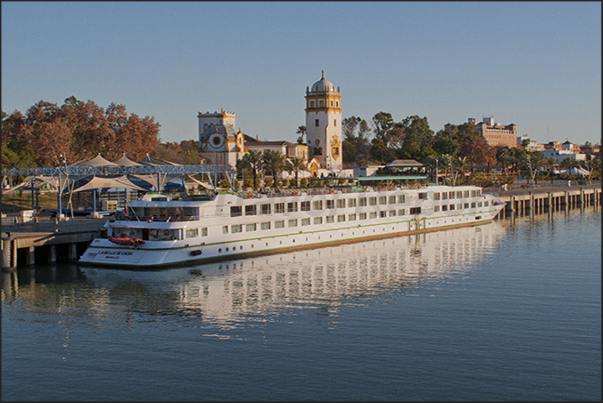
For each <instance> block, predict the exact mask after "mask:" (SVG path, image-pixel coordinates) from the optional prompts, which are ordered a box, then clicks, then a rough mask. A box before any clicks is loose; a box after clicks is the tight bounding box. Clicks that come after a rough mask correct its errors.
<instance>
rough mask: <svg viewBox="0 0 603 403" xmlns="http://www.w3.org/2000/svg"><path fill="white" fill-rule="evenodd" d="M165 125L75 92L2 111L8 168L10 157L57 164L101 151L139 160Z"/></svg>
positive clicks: (22, 163)
mask: <svg viewBox="0 0 603 403" xmlns="http://www.w3.org/2000/svg"><path fill="white" fill-rule="evenodd" d="M159 128H160V124H159V123H156V122H155V121H154V118H153V117H149V116H146V117H144V118H141V117H139V116H138V115H136V114H131V115H128V114H127V112H126V107H125V106H124V105H118V104H115V103H111V104H110V105H109V106H108V107H107V109H106V110H105V109H103V108H102V107H99V106H98V105H96V104H95V103H94V102H93V101H90V100H88V101H87V102H83V101H80V100H78V99H76V98H75V97H73V96H72V97H69V98H67V99H65V102H64V104H63V105H61V106H58V105H57V104H54V103H50V102H46V101H39V102H38V103H36V104H35V105H33V106H31V107H30V108H29V109H28V110H27V112H26V113H25V115H23V114H22V113H21V112H19V111H15V112H13V113H12V114H10V115H8V114H7V113H5V112H4V111H3V112H2V157H3V166H8V165H7V164H5V163H4V159H5V156H11V157H13V160H12V163H13V164H15V165H13V166H31V165H25V164H31V163H32V162H33V165H34V166H56V165H60V164H62V163H63V159H65V160H66V161H67V163H74V162H78V161H82V160H87V159H90V158H94V157H95V156H96V155H98V154H101V155H102V156H103V157H104V158H106V159H108V160H109V161H115V160H117V159H119V158H120V157H121V156H122V155H123V154H124V153H125V154H126V155H127V156H128V158H130V159H132V160H135V161H136V160H140V159H142V158H143V157H144V156H145V155H146V154H147V153H150V152H151V151H152V150H154V149H155V147H156V146H157V145H158V144H159V142H160V139H159ZM18 155H21V158H20V159H19V158H17V161H15V158H16V157H15V156H18ZM28 158H29V159H28Z"/></svg>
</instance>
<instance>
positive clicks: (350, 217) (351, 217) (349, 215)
mask: <svg viewBox="0 0 603 403" xmlns="http://www.w3.org/2000/svg"><path fill="white" fill-rule="evenodd" d="M354 200H356V199H354ZM348 221H356V214H348Z"/></svg>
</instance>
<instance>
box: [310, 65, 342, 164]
mask: <svg viewBox="0 0 603 403" xmlns="http://www.w3.org/2000/svg"><path fill="white" fill-rule="evenodd" d="M306 138H307V141H308V142H307V144H308V158H309V159H312V158H315V159H316V160H317V161H318V162H319V163H320V167H321V168H324V169H328V170H330V171H340V170H341V169H342V159H343V158H342V149H341V141H342V139H341V93H340V92H339V87H337V90H335V86H334V85H333V84H332V83H331V82H329V81H327V80H325V72H324V71H323V72H322V78H321V79H320V80H319V81H317V82H315V83H314V85H312V88H311V89H309V88H308V87H306Z"/></svg>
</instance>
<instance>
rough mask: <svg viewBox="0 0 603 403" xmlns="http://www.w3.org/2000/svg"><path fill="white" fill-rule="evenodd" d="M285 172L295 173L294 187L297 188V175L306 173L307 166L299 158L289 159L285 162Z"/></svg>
mask: <svg viewBox="0 0 603 403" xmlns="http://www.w3.org/2000/svg"><path fill="white" fill-rule="evenodd" d="M285 170H286V171H287V172H289V173H291V172H295V186H298V183H299V182H298V178H299V173H300V172H304V171H308V164H306V161H304V159H303V158H301V157H291V158H289V159H288V160H287V163H286V165H285Z"/></svg>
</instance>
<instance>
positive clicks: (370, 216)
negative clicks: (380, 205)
mask: <svg viewBox="0 0 603 403" xmlns="http://www.w3.org/2000/svg"><path fill="white" fill-rule="evenodd" d="M369 218H371V219H373V218H377V212H376V211H371V213H370V214H369Z"/></svg>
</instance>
